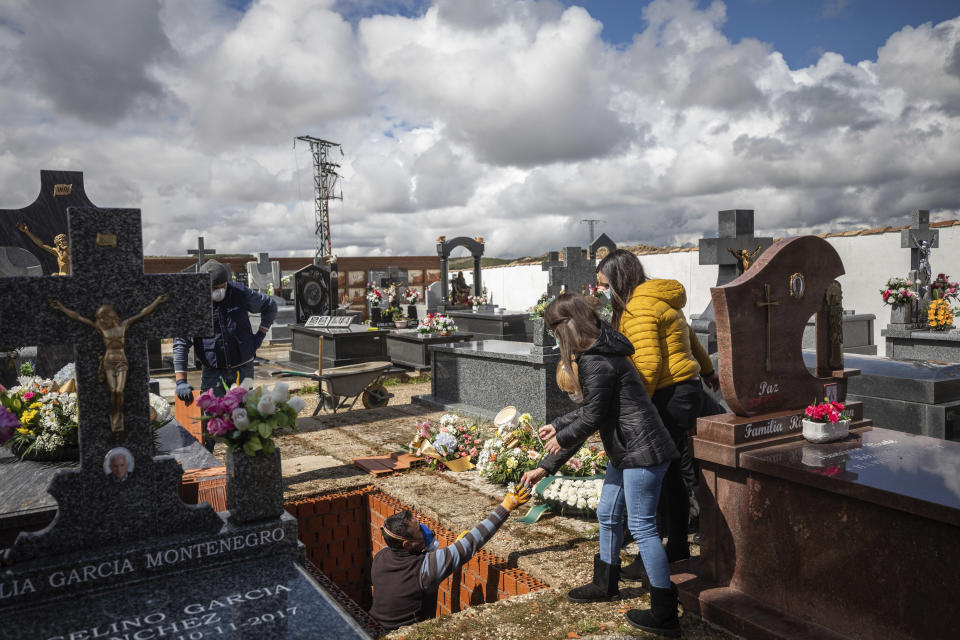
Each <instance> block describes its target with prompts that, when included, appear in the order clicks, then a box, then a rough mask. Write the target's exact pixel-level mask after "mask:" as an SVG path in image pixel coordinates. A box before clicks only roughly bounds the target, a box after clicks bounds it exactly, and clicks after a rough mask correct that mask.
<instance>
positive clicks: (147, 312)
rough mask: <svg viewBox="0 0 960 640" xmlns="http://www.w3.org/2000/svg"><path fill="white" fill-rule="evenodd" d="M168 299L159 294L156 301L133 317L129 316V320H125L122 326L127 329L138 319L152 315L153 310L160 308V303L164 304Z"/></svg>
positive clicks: (163, 294)
mask: <svg viewBox="0 0 960 640" xmlns="http://www.w3.org/2000/svg"><path fill="white" fill-rule="evenodd" d="M169 298H170V296H168V295H167V294H165V293H161V294H160V295H159V296H157V299H156V300H154V301H153V302H151V303H150V304H148V305H147V306H146V307H144V308H143V309H142V310H141V311H140V313H138V314H137V315H135V316H130V317H129V318H127V320H126V321H125V322H124V324H125V325H126V326H128V327H129V326H130V325H132V324H133V323H134V322H136V321H137V320H140V319H141V318H143V317H144V316H148V315H150V314H151V313H153V310H154V309H156V308H157V307H159V306H160V303H161V302H166V301H167V300H168V299H169Z"/></svg>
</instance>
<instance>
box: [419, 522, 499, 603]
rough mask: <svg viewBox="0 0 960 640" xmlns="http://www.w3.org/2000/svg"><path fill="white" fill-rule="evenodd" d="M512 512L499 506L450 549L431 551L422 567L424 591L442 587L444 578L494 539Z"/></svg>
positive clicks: (449, 547) (421, 575)
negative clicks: (494, 535) (488, 541)
mask: <svg viewBox="0 0 960 640" xmlns="http://www.w3.org/2000/svg"><path fill="white" fill-rule="evenodd" d="M509 515H510V512H509V511H507V510H506V509H505V508H503V506H501V505H497V508H496V509H494V510H493V513H491V514H490V515H489V516H488V517H487V519H486V520H484V521H483V522H481V523H480V524H478V525H477V526H476V527H474V528H473V529H471V530H470V531H469V533H467V535H465V536H463V537H462V538H460V539H459V540H457V541H456V542H454V543H453V544H451V545H450V546H448V547H443V548H441V549H437V550H436V551H430V552H429V553H427V554H426V555H425V556H424V558H423V564H422V565H420V587H421V588H422V589H423V590H424V591H433V590H435V589H437V588H438V587H439V586H440V583H441V582H443V580H444V578H446V577H447V576H449V575H450V574H451V573H453V572H454V571H456V570H457V569H458V568H460V567H462V566H463V565H465V564H466V563H467V562H469V561H470V558H472V557H473V554H475V553H476V552H477V551H478V550H479V549H480V547H482V546H483V545H484V544H485V543H486V542H487V540H489V539H490V538H492V537H493V534H495V533H496V532H497V530H498V529H499V528H500V525H502V524H503V523H504V522H506V520H507V517H508V516H509Z"/></svg>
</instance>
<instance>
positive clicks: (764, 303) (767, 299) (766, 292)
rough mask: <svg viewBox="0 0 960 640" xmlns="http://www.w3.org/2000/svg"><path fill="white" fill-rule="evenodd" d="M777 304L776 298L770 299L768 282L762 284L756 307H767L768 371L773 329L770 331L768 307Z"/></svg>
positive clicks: (768, 368)
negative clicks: (761, 292)
mask: <svg viewBox="0 0 960 640" xmlns="http://www.w3.org/2000/svg"><path fill="white" fill-rule="evenodd" d="M779 304H780V303H779V302H777V301H776V300H771V299H770V285H769V284H764V285H763V300H758V301H757V306H758V307H766V308H767V371H770V369H771V361H770V351H771V349H772V347H773V344H772V342H773V331H772V325H771V324H770V307H776V306H778V305H779Z"/></svg>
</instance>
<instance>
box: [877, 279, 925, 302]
mask: <svg viewBox="0 0 960 640" xmlns="http://www.w3.org/2000/svg"><path fill="white" fill-rule="evenodd" d="M880 295H881V296H882V297H883V301H884V302H885V303H886V304H889V305H893V306H895V307H898V306H900V305H903V304H907V303H908V302H911V301H913V300H916V299H917V292H916V291H915V290H914V285H913V283H912V282H911V281H909V280H905V279H903V278H890V279H889V280H887V284H886V286H885V287H884V288H883V289H880Z"/></svg>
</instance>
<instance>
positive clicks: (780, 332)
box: [710, 236, 844, 416]
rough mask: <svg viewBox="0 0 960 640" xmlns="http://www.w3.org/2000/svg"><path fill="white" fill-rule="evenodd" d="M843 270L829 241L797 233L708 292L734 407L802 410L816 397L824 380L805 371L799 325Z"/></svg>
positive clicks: (749, 411) (746, 411) (741, 411)
mask: <svg viewBox="0 0 960 640" xmlns="http://www.w3.org/2000/svg"><path fill="white" fill-rule="evenodd" d="M843 273H844V270H843V263H842V262H841V261H840V256H839V255H837V252H836V250H835V249H834V248H833V247H832V246H831V245H830V243H828V242H827V241H826V240H824V239H822V238H818V237H816V236H802V237H799V238H790V239H787V240H780V241H779V242H776V243H774V244H773V245H772V246H771V247H770V248H769V249H767V250H766V251H764V252H763V254H762V256H761V257H760V259H759V260H758V261H757V262H756V263H755V264H754V265H753V266H752V267H750V269H749V270H747V271H746V272H744V273H743V275H741V276H740V277H738V278H737V279H736V280H734V281H733V282H730V283H729V284H726V285H723V286H720V287H714V288H712V289H711V290H710V293H711V295H712V296H713V306H714V311H715V314H716V322H717V346H718V350H719V362H720V381H721V388H722V390H723V397H724V399H725V400H726V401H727V404H728V405H729V406H730V408H731V409H732V410H733V412H734V413H736V414H737V415H740V416H754V415H757V414H761V413H770V412H776V411H787V410H791V409H802V408H803V407H805V406H807V405H808V404H810V403H811V402H813V401H815V400H822V398H823V385H824V384H826V383H829V382H831V379H830V378H826V379H823V378H816V377H814V376H813V375H811V374H810V373H809V372H808V371H807V367H806V365H804V362H803V353H802V343H803V330H804V327H805V326H806V324H807V321H808V320H809V319H810V317H811V316H814V315H815V314H819V313H821V311H822V307H823V300H824V293H825V292H826V290H827V287H828V285H829V284H830V283H831V282H833V280H834V279H835V278H837V277H839V276H841V275H843Z"/></svg>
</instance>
